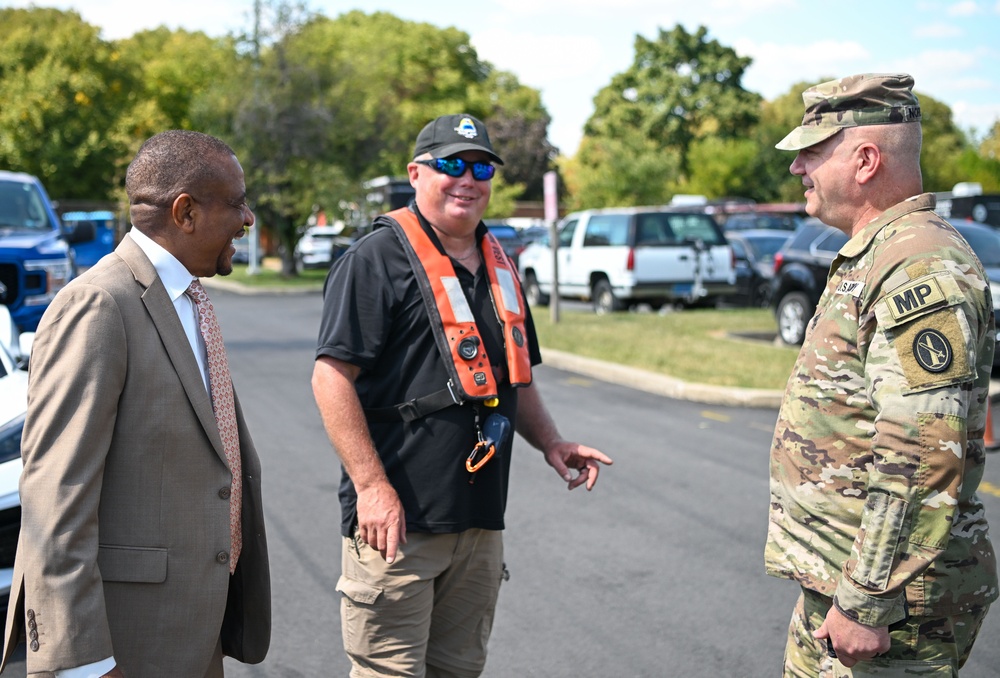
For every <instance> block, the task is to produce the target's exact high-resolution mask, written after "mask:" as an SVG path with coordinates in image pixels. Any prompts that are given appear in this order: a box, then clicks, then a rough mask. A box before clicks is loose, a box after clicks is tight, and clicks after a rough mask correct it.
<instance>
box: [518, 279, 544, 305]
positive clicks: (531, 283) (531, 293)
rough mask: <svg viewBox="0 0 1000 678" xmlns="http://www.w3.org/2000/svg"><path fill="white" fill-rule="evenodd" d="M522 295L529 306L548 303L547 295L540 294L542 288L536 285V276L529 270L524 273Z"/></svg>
mask: <svg viewBox="0 0 1000 678" xmlns="http://www.w3.org/2000/svg"><path fill="white" fill-rule="evenodd" d="M524 296H525V297H526V298H527V300H528V305H529V306H548V305H549V295H547V294H542V288H541V287H539V286H538V278H536V277H535V274H534V273H532V272H531V271H528V272H527V273H525V274H524Z"/></svg>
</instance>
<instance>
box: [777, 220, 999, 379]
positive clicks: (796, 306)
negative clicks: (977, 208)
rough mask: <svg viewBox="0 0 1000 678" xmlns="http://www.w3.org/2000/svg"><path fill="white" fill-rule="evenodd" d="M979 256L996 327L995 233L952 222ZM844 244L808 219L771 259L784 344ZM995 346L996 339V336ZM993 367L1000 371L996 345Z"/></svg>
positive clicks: (801, 326) (798, 329)
mask: <svg viewBox="0 0 1000 678" xmlns="http://www.w3.org/2000/svg"><path fill="white" fill-rule="evenodd" d="M951 224H952V226H954V227H955V230H957V231H958V232H959V233H961V234H962V237H963V238H965V239H966V241H967V242H968V243H969V246H970V247H972V251H973V252H975V253H976V256H977V257H979V261H980V262H982V264H983V268H984V269H985V270H986V277H987V278H988V279H989V283H990V290H991V292H992V296H993V316H994V318H995V319H996V322H997V324H998V325H1000V232H998V231H997V230H996V229H993V228H990V227H989V226H986V225H984V224H977V223H976V222H974V221H970V220H967V219H955V220H953V221H952V222H951ZM846 242H847V236H846V235H844V233H843V232H842V231H839V230H837V229H836V228H833V227H832V226H827V225H826V224H824V223H823V222H821V221H819V220H818V219H814V218H810V219H807V220H806V222H805V223H804V224H803V225H802V226H801V227H799V230H797V231H796V232H795V235H793V236H792V238H791V240H789V241H788V243H787V244H786V245H785V246H784V247H783V248H782V249H781V250H780V251H779V252H778V253H777V254H776V255H774V279H773V281H772V286H771V293H772V296H771V300H772V304H773V307H774V315H775V318H776V319H777V321H778V336H779V337H781V340H782V341H784V342H785V343H786V344H801V343H802V340H803V339H804V338H805V333H806V325H807V324H808V323H809V320H810V319H811V318H812V316H813V313H815V312H816V304H818V303H819V298H820V295H822V294H823V289H824V288H825V287H826V281H827V278H828V276H829V274H830V265H831V264H832V263H833V259H834V257H836V256H837V252H839V251H840V248H841V247H843V246H844V244H845V243H846ZM998 341H1000V336H998ZM997 348H998V350H997V351H996V352H994V357H993V365H994V367H997V366H1000V346H998V347H997Z"/></svg>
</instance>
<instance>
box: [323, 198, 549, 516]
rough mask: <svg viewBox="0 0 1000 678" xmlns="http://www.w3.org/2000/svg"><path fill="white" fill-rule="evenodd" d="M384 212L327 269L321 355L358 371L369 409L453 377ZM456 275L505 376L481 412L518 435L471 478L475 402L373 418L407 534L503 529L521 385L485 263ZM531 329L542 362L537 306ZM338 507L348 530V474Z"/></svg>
mask: <svg viewBox="0 0 1000 678" xmlns="http://www.w3.org/2000/svg"><path fill="white" fill-rule="evenodd" d="M414 209H415V208H414ZM418 216H419V214H418ZM419 218H420V223H421V226H422V227H423V228H424V230H425V231H426V232H427V233H428V234H429V235H430V237H431V240H432V242H434V244H435V245H436V246H437V247H438V248H439V249H440V243H439V241H438V239H437V237H436V235H435V234H434V232H433V229H431V228H430V227H429V226H428V224H427V222H426V221H425V220H424V219H423V217H422V216H421V217H419ZM383 219H385V218H384V217H383V218H380V219H379V220H376V226H377V227H376V229H375V230H374V231H373V232H372V233H369V234H368V235H366V236H365V237H363V238H361V239H360V240H359V241H358V242H357V243H355V244H354V245H353V246H352V247H351V248H350V249H349V250H348V251H347V252H345V253H344V255H343V256H341V257H340V258H339V259H337V261H336V262H335V263H334V265H333V267H332V268H331V269H330V273H329V275H328V276H327V280H326V285H325V287H324V292H323V317H322V321H321V324H320V332H319V342H318V349H317V352H316V354H317V357H319V356H330V357H332V358H336V359H338V360H343V361H344V362H348V363H351V364H353V365H356V366H358V367H360V368H361V372H360V374H359V376H358V379H357V381H356V382H355V388H356V390H357V393H358V397H359V399H360V400H361V405H362V407H364V408H366V409H369V408H382V407H390V406H393V405H397V404H399V403H402V402H405V401H407V400H411V399H413V398H418V397H421V396H425V395H428V394H430V393H432V392H434V391H437V390H440V389H442V388H444V387H445V385H446V384H447V381H448V373H447V371H446V369H445V366H444V363H443V362H442V359H441V355H440V353H439V352H438V348H437V345H436V343H435V341H434V334H433V331H432V329H431V325H430V317H429V316H428V314H427V310H426V308H425V306H424V301H423V297H422V296H421V294H420V290H419V288H418V285H417V279H416V277H415V274H414V272H413V270H412V269H411V267H410V263H409V261H408V259H407V257H406V252H405V251H404V250H403V246H402V244H401V243H400V242H399V240H398V238H397V236H396V234H395V233H394V232H393V229H392V228H389V227H388V226H382V227H378V225H379V221H382V220H383ZM485 232H486V228H485V226H483V225H482V224H480V225H479V230H478V231H477V237H478V238H482V236H483V235H484V234H485ZM455 272H456V274H457V276H458V278H459V281H460V282H461V284H462V287H463V289H464V291H465V294H466V297H467V298H468V299H469V305H470V307H471V308H472V311H473V314H474V315H475V318H476V325H477V326H478V327H479V330H480V333H481V335H482V337H483V344H484V347H485V349H486V354H487V355H488V356H489V358H490V361H491V363H493V364H494V367H495V369H494V372H495V374H497V375H498V376H499V379H498V388H499V399H500V404H499V406H498V407H496V408H485V407H480V409H481V411H483V412H484V416H485V414H488V413H491V412H498V413H499V414H501V415H502V416H505V417H506V418H507V419H508V420H510V423H511V431H512V433H511V436H510V439H508V441H507V442H506V444H505V445H504V446H503V448H502V449H500V450H498V451H497V454H496V456H494V458H493V459H491V460H490V461H489V462H487V464H486V465H485V466H484V467H483V468H482V469H480V470H479V471H478V472H477V473H475V474H474V477H473V475H472V474H470V473H469V472H468V471H467V470H466V468H465V459H466V457H468V455H469V453H470V452H471V451H472V448H473V446H474V445H475V443H476V427H475V416H476V414H475V407H474V406H472V405H463V406H458V405H455V406H452V407H448V408H446V409H444V410H440V411H438V412H435V413H433V414H430V415H428V416H426V417H424V418H422V419H418V420H417V421H414V422H410V423H406V422H402V421H399V422H390V423H374V422H370V423H369V425H368V426H369V430H370V431H371V436H372V440H373V441H374V443H375V448H376V450H377V451H378V454H379V457H380V458H381V460H382V464H383V466H384V467H385V471H386V475H387V476H388V478H389V482H390V483H391V484H392V486H393V487H394V488H395V490H396V492H397V493H398V494H399V497H400V501H402V503H403V509H404V511H405V512H406V529H407V530H408V531H414V532H429V533H454V532H461V531H464V530H467V529H470V528H482V529H490V530H501V529H503V527H504V521H503V518H504V510H505V508H506V505H507V481H508V476H509V470H510V456H511V439H512V438H513V427H514V424H515V416H516V412H517V392H516V389H514V388H513V387H511V385H510V382H509V380H508V379H507V377H506V369H505V368H504V367H503V366H504V364H505V359H504V349H503V333H502V329H501V326H500V323H499V320H498V319H497V315H496V311H495V310H494V308H493V304H492V301H491V298H490V291H489V277H488V275H487V272H486V269H485V265H481V266H480V267H479V270H478V271H477V272H476V274H475V275H474V276H473V275H472V274H471V273H469V271H468V270H466V269H465V268H463V267H462V266H460V265H457V264H456V265H455ZM525 308H527V303H525ZM525 333H526V335H527V337H528V345H529V347H530V352H531V363H532V364H533V365H537V364H539V363H540V362H541V356H540V353H539V350H538V341H537V339H536V336H535V328H534V324H533V322H532V319H531V315H530V311H529V312H528V313H527V318H526V322H525ZM470 480H472V481H473V482H471V483H470V482H469V481H470ZM340 504H341V532H342V534H344V535H345V536H349V535H350V534H351V531H352V530H353V528H354V525H355V522H356V505H357V494H356V492H355V489H354V485H353V483H352V482H351V479H350V477H349V476H348V475H347V473H346V471H343V472H342V476H341V484H340Z"/></svg>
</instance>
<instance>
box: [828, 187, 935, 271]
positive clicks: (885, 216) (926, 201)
mask: <svg viewBox="0 0 1000 678" xmlns="http://www.w3.org/2000/svg"><path fill="white" fill-rule="evenodd" d="M935 204H936V200H935V196H934V194H933V193H921V194H920V195H915V196H913V197H912V198H907V199H906V200H904V201H903V202H901V203H898V204H896V205H894V206H892V207H890V208H889V209H887V210H886V211H885V212H882V214H880V215H878V216H877V217H875V218H874V219H872V220H871V221H869V222H868V223H867V224H865V226H864V228H862V229H861V230H860V231H858V233H857V234H855V236H854V237H853V238H851V239H850V240H848V241H847V244H845V245H844V246H843V247H842V248H841V250H840V253H841V254H842V255H844V256H845V257H848V258H853V257H856V256H858V255H860V254H861V253H862V252H864V251H865V250H867V249H868V247H869V246H870V245H871V243H872V241H874V240H875V236H876V235H878V234H879V233H880V232H881V231H882V229H883V228H885V227H886V226H888V225H889V224H891V223H892V222H894V221H896V220H897V219H899V218H900V217H904V216H906V215H907V214H910V213H911V212H917V211H920V210H932V209H934V205H935Z"/></svg>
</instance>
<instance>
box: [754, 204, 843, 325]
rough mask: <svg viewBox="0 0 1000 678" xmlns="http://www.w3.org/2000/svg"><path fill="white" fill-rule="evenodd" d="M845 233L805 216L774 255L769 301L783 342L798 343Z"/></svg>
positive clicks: (824, 284) (821, 291)
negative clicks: (803, 220) (804, 219)
mask: <svg viewBox="0 0 1000 678" xmlns="http://www.w3.org/2000/svg"><path fill="white" fill-rule="evenodd" d="M847 239H848V238H847V236H846V235H844V233H843V232H842V231H838V230H837V229H835V228H833V227H832V226H827V225H826V224H824V223H823V222H821V221H820V220H818V219H807V220H806V221H805V222H804V223H803V224H802V225H801V226H800V227H799V228H798V230H797V231H795V235H793V236H792V238H791V239H790V240H789V241H788V242H787V243H786V244H785V246H784V247H782V248H781V250H779V251H778V253H777V254H775V255H774V278H773V280H772V281H771V303H772V304H773V307H774V315H775V318H776V319H777V321H778V336H779V337H780V338H781V340H782V341H783V342H785V343H786V344H801V343H802V340H803V339H804V338H805V336H806V324H808V322H809V319H810V318H812V316H813V313H814V312H815V311H816V304H818V303H819V298H820V295H822V294H823V288H825V287H826V279H827V276H829V274H830V264H832V263H833V259H834V257H836V256H837V252H839V251H840V248H841V247H843V246H844V244H845V243H847Z"/></svg>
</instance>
